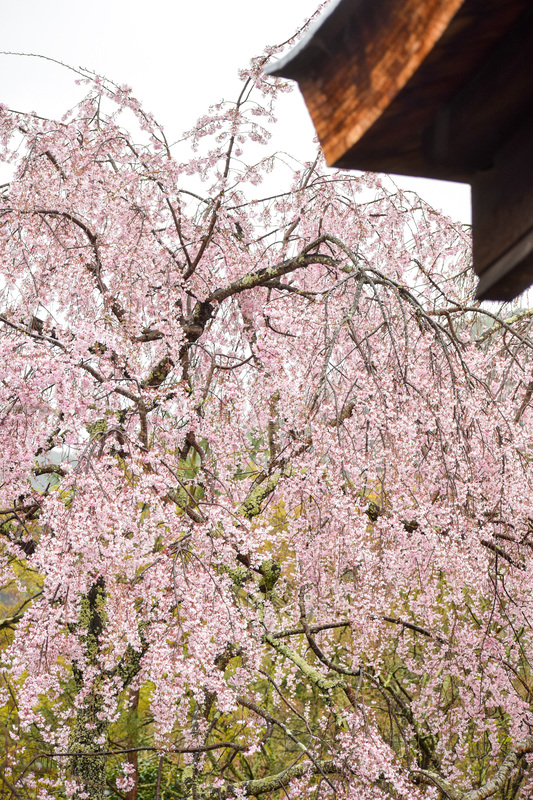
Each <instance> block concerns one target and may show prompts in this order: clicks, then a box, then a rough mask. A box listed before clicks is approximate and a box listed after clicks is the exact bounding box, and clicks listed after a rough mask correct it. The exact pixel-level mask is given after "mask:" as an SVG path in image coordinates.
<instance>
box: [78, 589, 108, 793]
mask: <svg viewBox="0 0 533 800" xmlns="http://www.w3.org/2000/svg"><path fill="white" fill-rule="evenodd" d="M104 625H105V584H104V580H103V578H101V577H100V578H98V580H97V581H96V582H95V583H94V584H93V585H92V586H91V588H90V589H89V591H88V592H87V594H86V595H85V597H83V599H82V604H81V612H80V620H79V626H80V629H81V630H82V631H84V633H82V638H83V642H84V649H85V659H86V664H87V665H93V664H95V663H96V662H97V656H98V648H99V639H100V635H101V633H102V631H103V629H104ZM74 676H75V680H76V686H77V688H78V690H81V689H82V687H83V684H84V676H83V672H82V670H81V669H79V667H78V666H77V665H74ZM102 706H103V701H102V696H101V694H100V692H99V689H98V678H96V679H95V683H94V684H93V687H92V689H91V691H89V693H88V694H87V696H86V697H85V700H84V704H83V706H82V707H81V708H79V709H78V712H77V714H76V721H75V723H74V727H73V729H72V733H71V737H70V744H69V752H70V753H71V756H70V777H71V779H72V780H74V781H76V783H77V784H78V786H79V789H78V794H79V795H80V796H85V797H89V798H91V800H104V797H105V789H106V767H107V756H106V755H104V753H105V751H106V750H107V733H108V730H109V722H108V720H107V719H101V715H100V712H101V711H102ZM85 753H86V754H87V755H84V754H85ZM99 753H102V755H98V754H99Z"/></svg>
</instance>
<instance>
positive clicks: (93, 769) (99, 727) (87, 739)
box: [69, 698, 109, 800]
mask: <svg viewBox="0 0 533 800" xmlns="http://www.w3.org/2000/svg"><path fill="white" fill-rule="evenodd" d="M98 706H99V703H98V698H95V702H94V703H92V704H91V705H89V706H84V707H83V708H80V710H79V711H78V713H77V715H76V722H75V724H74V729H73V731H72V735H71V739H70V748H69V749H70V752H71V753H72V755H71V757H70V777H71V779H72V780H75V781H76V783H77V784H78V785H79V787H80V788H79V792H80V793H82V792H84V793H87V795H88V796H89V797H90V798H91V800H104V797H105V789H106V768H107V756H106V755H96V754H97V753H98V752H102V753H104V752H105V751H106V748H107V732H108V729H109V723H108V722H107V720H105V721H101V720H98V719H97V718H96V713H97V708H98ZM99 742H100V743H99ZM101 742H104V744H101ZM83 753H87V755H82V754H83Z"/></svg>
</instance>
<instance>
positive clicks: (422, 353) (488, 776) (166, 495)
mask: <svg viewBox="0 0 533 800" xmlns="http://www.w3.org/2000/svg"><path fill="white" fill-rule="evenodd" d="M263 65H264V59H258V60H257V61H255V62H254V63H253V64H252V66H251V67H250V69H249V70H247V71H244V72H243V73H242V76H241V77H242V90H241V92H240V95H239V97H238V99H237V101H236V102H235V103H226V104H221V105H219V106H217V107H215V108H213V109H211V110H210V112H209V113H208V114H207V115H206V116H205V117H204V118H203V119H201V120H200V121H199V122H198V124H197V126H196V127H195V128H194V129H193V130H192V131H191V132H189V133H188V134H187V136H186V137H185V139H184V140H183V142H181V144H180V146H182V147H183V146H185V145H186V146H189V145H190V146H192V148H193V153H192V155H191V154H189V155H187V157H186V158H183V159H182V160H180V158H178V157H177V156H176V155H175V151H176V148H175V147H171V146H169V144H168V143H167V140H166V138H165V136H164V133H163V131H162V129H161V128H160V127H159V126H158V125H157V123H156V122H155V120H154V119H153V118H152V117H151V116H150V114H148V113H146V112H145V111H144V110H143V109H142V108H141V107H140V105H139V103H138V102H137V101H136V100H135V98H134V97H133V95H132V93H131V92H130V90H128V89H127V88H124V87H117V86H114V85H113V84H110V83H109V82H107V81H103V80H100V79H94V78H90V77H86V79H85V80H86V83H87V92H88V94H87V96H86V98H85V99H84V100H83V102H82V103H81V104H80V105H79V106H78V107H77V108H76V109H75V110H74V111H72V112H70V113H69V114H67V115H66V116H65V117H64V118H63V119H62V120H58V121H57V120H56V121H54V120H47V119H41V118H39V117H37V116H35V115H32V114H21V113H18V112H15V111H12V110H8V109H7V108H5V107H3V108H2V109H1V112H0V136H1V156H2V160H3V162H4V163H5V164H8V165H9V166H10V169H11V170H12V174H13V178H12V180H11V181H10V182H9V184H6V185H5V186H4V187H3V189H2V195H1V199H0V252H1V265H2V279H1V284H0V349H1V361H0V432H1V439H0V441H1V443H2V460H1V465H0V476H1V477H0V515H1V516H0V521H1V528H0V530H1V534H2V539H1V548H0V557H1V582H2V583H1V585H2V587H3V588H2V592H3V594H2V601H3V610H4V614H5V618H4V619H2V620H1V621H0V626H1V633H2V636H3V640H2V641H3V651H2V684H1V690H0V691H1V700H2V703H3V704H4V710H3V712H2V713H3V717H2V719H3V721H4V722H5V728H6V733H5V750H4V756H3V765H2V770H1V772H2V777H1V780H2V781H3V787H2V791H3V795H2V796H4V797H6V798H7V797H13V798H39V800H44V798H58V797H65V796H71V797H76V798H84V797H90V798H96V800H99V798H103V797H104V796H107V795H109V796H111V795H115V796H119V797H127V798H129V800H134V799H135V798H139V800H140V799H141V798H161V799H162V798H164V797H174V798H176V797H183V798H185V797H192V798H198V799H199V800H215V799H218V800H223V799H224V798H232V797H266V798H273V799H274V798H281V797H288V798H294V799H296V798H302V797H312V798H333V797H335V798H339V800H362V798H365V800H366V799H367V798H376V800H377V799H378V798H401V799H402V800H423V799H424V798H426V799H427V800H434V799H435V798H438V797H446V798H450V799H452V800H482V798H488V797H499V798H519V797H520V798H526V797H530V796H531V793H532V792H533V771H532V769H531V764H532V755H533V734H532V728H531V726H532V724H533V716H532V710H531V700H532V691H533V687H532V677H531V658H532V654H533V651H532V648H533V629H532V624H531V622H532V612H533V559H532V552H531V550H532V547H533V539H532V538H531V533H532V528H533V514H532V511H531V496H532V477H531V470H530V461H531V457H532V449H531V433H530V432H531V410H530V405H529V403H530V400H531V397H532V394H533V379H532V374H531V368H532V362H533V359H532V354H533V353H532V348H533V342H532V339H531V337H530V318H531V315H530V312H529V311H523V310H522V311H517V310H516V309H515V310H513V309H511V310H509V309H507V310H505V309H495V310H490V309H489V310H487V309H484V308H481V307H480V306H479V304H478V303H476V302H475V301H474V300H473V286H474V281H473V276H472V275H471V272H470V270H469V256H468V252H469V251H468V236H467V235H466V233H465V232H464V230H463V229H462V228H461V227H460V226H457V225H455V224H453V223H452V222H451V221H450V220H449V219H447V218H445V217H443V216H441V215H440V214H438V213H436V212H435V211H433V210H432V209H431V208H429V207H428V206H427V205H426V204H425V203H424V202H423V201H422V200H420V199H419V198H418V197H416V196H415V195H412V194H410V193H405V192H402V191H399V190H398V191H393V190H391V189H390V188H388V189H387V188H386V186H383V185H382V184H381V183H380V181H379V180H378V179H377V177H376V176H364V175H356V174H350V173H343V172H333V171H330V170H327V169H325V167H324V165H323V163H322V161H321V160H320V157H318V158H317V160H316V161H315V162H314V163H313V164H311V163H309V164H303V165H298V164H296V166H295V167H291V168H290V170H289V172H290V174H288V172H287V170H288V166H287V165H290V164H294V163H295V162H292V161H289V159H288V158H287V157H283V159H281V157H274V156H269V157H263V156H262V154H260V155H259V156H257V153H258V152H259V150H258V145H259V144H264V143H265V142H266V141H267V139H268V134H267V132H266V127H265V126H266V125H267V124H268V123H269V121H270V120H271V117H272V108H273V105H272V104H273V102H274V100H275V98H276V95H277V94H278V92H280V91H283V90H284V89H285V88H286V87H285V86H284V85H283V84H282V83H280V82H279V81H278V80H275V79H270V78H269V79H265V78H264V77H263V75H262V72H261V69H262V66H263ZM128 129H129V130H130V131H133V132H132V133H128ZM247 152H250V153H251V156H250V157H248V156H247V155H246V153H247ZM254 157H256V161H255V162H254V161H252V160H251V159H253V158H254ZM280 160H283V163H284V166H283V167H282V170H284V171H282V172H281V173H280V177H279V179H278V182H277V185H278V186H279V185H280V182H281V181H285V184H284V187H285V188H284V190H283V191H281V192H280V193H278V194H276V196H270V197H264V196H263V195H262V194H261V185H260V184H261V181H262V179H263V177H264V176H265V175H268V173H269V172H270V171H271V170H272V169H273V168H275V169H278V166H276V165H279V163H280ZM280 168H281V167H280ZM387 186H389V184H387ZM270 194H271V193H270Z"/></svg>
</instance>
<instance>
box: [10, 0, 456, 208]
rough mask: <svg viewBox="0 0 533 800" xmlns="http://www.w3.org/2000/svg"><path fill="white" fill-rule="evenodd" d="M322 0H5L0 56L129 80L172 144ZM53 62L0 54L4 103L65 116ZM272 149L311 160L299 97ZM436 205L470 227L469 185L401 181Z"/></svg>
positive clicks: (69, 79)
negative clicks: (252, 60)
mask: <svg viewBox="0 0 533 800" xmlns="http://www.w3.org/2000/svg"><path fill="white" fill-rule="evenodd" d="M318 3H319V0H269V2H268V3H254V2H251V0H192V1H191V0H144V1H143V2H139V0H90V2H88V3H83V4H82V3H79V2H75V1H74V0H18V2H16V3H15V2H11V1H9V2H8V1H7V0H3V3H2V27H1V32H0V50H3V51H6V50H9V51H15V52H24V53H39V54H42V55H47V56H51V57H53V58H56V59H58V60H60V61H64V62H66V63H68V64H71V65H72V66H74V67H78V66H82V67H86V68H88V69H91V70H94V71H95V72H97V73H99V74H101V75H105V76H106V77H108V78H111V79H112V80H114V81H116V82H117V83H126V84H128V85H129V86H131V87H132V88H133V91H134V94H135V95H136V96H137V97H138V98H139V99H140V100H142V101H143V103H144V105H145V107H146V109H147V110H149V111H151V112H152V113H153V114H154V115H155V116H156V118H157V119H158V121H159V122H161V123H162V124H163V125H164V127H165V129H166V131H167V134H168V137H169V139H171V140H172V139H175V138H178V137H179V136H180V134H181V133H182V132H183V131H184V130H187V129H188V128H190V127H191V126H192V125H193V123H194V121H195V120H196V118H197V117H199V116H200V115H202V114H203V113H204V112H205V111H206V109H207V107H208V106H209V105H210V104H212V103H215V102H218V101H219V100H220V99H222V98H226V99H234V98H235V96H236V93H237V91H238V78H237V71H238V69H239V67H242V66H246V64H247V63H248V61H249V59H250V58H251V57H252V56H255V55H259V54H260V53H261V51H262V50H263V48H264V47H265V46H266V45H269V44H278V43H280V42H284V41H285V40H286V39H288V38H289V37H290V36H291V35H292V34H293V33H294V31H295V30H297V29H298V28H299V27H300V26H301V24H302V23H303V21H304V20H305V19H306V17H307V16H309V15H310V14H311V13H313V12H314V11H315V9H316V8H317V6H318ZM74 77H75V76H74V75H72V73H69V72H68V71H67V70H64V69H62V68H61V67H59V66H56V65H53V64H50V63H47V62H44V61H41V60H37V59H27V58H21V57H15V56H0V102H2V103H5V104H6V105H8V106H9V107H10V108H15V109H17V110H21V111H22V110H24V111H28V110H32V111H36V112H37V113H39V114H42V115H43V116H61V115H62V114H63V113H64V111H65V110H66V109H67V108H70V107H71V106H72V105H74V104H75V102H76V100H78V99H80V97H81V89H80V87H77V86H76V85H75V84H74ZM277 116H278V120H279V123H278V126H277V133H276V139H275V145H276V147H277V148H281V149H284V150H287V151H288V152H291V153H294V155H296V156H297V157H298V158H299V159H301V160H309V159H312V158H313V157H314V156H313V154H314V150H315V145H314V144H313V134H314V129H313V127H312V125H311V121H310V119H309V115H308V113H307V110H306V108H305V105H304V103H303V100H302V98H301V96H300V94H299V92H298V91H295V92H292V93H291V94H289V95H287V96H285V97H284V98H283V100H282V103H281V104H280V106H279V107H278V112H277ZM401 184H402V185H404V186H410V187H411V188H414V189H416V190H417V191H418V192H419V193H420V194H421V195H422V196H423V197H424V198H425V199H426V200H428V202H430V203H431V204H432V205H433V206H434V207H436V208H441V209H443V210H444V211H445V212H446V213H447V214H449V215H450V216H452V217H453V218H455V219H458V220H461V221H463V222H469V221H470V195H469V188H468V187H466V186H465V185H461V184H450V183H444V182H440V181H439V182H437V181H425V180H413V179H410V180H409V179H405V178H403V179H401Z"/></svg>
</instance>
